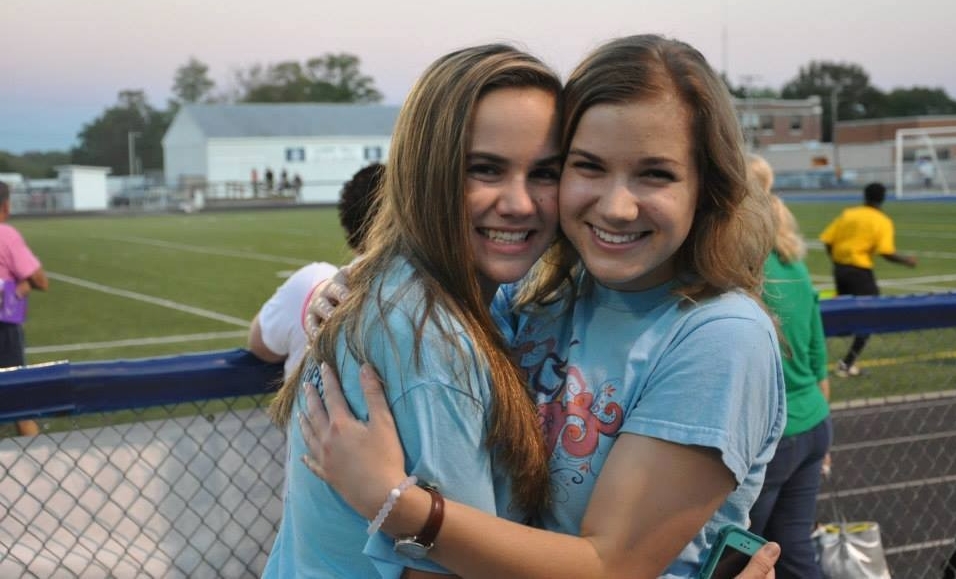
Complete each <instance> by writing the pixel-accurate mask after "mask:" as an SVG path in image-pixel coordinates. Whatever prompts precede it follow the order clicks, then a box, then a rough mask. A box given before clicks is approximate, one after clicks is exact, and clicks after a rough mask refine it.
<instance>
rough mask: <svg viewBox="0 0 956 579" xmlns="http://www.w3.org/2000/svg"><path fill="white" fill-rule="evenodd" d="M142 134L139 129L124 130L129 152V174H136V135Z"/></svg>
mask: <svg viewBox="0 0 956 579" xmlns="http://www.w3.org/2000/svg"><path fill="white" fill-rule="evenodd" d="M140 135H142V133H140V132H139V131H127V132H126V144H127V146H128V148H129V149H128V152H129V174H130V175H135V174H136V137H139V136H140Z"/></svg>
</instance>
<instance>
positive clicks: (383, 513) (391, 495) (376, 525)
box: [368, 475, 418, 535]
mask: <svg viewBox="0 0 956 579" xmlns="http://www.w3.org/2000/svg"><path fill="white" fill-rule="evenodd" d="M417 482H418V477H417V476H415V475H411V476H409V477H405V480H403V481H402V482H400V483H398V486H397V487H395V488H393V489H392V490H390V491H388V498H387V499H385V504H384V505H382V508H381V509H379V511H378V514H377V515H375V520H373V521H372V522H370V523H369V524H368V534H369V535H374V534H375V533H377V532H378V530H379V529H380V528H381V527H382V523H384V522H385V517H387V516H388V514H389V513H390V512H392V508H393V507H394V506H395V503H396V502H398V497H400V496H401V495H402V493H403V492H405V491H406V490H408V488H409V487H411V486H414V485H415V483H417Z"/></svg>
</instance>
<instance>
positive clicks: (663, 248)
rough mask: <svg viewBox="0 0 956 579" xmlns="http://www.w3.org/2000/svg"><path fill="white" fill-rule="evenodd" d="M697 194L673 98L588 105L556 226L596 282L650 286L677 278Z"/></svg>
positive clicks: (686, 116)
mask: <svg viewBox="0 0 956 579" xmlns="http://www.w3.org/2000/svg"><path fill="white" fill-rule="evenodd" d="M697 192H698V173H697V167H696V165H695V163H694V150H693V147H692V142H691V115H690V112H689V110H688V109H687V107H686V105H684V104H683V102H681V101H680V100H679V99H678V98H677V97H676V96H675V95H674V94H673V93H671V94H665V95H663V96H654V97H651V98H647V99H643V100H639V101H634V102H631V103H628V104H598V105H594V106H592V107H591V108H589V109H588V110H587V111H585V113H584V114H583V115H582V116H581V120H580V122H579V123H578V125H577V130H576V131H575V133H574V137H573V138H572V140H571V146H570V149H569V152H568V157H567V160H566V162H565V166H564V172H563V174H562V176H561V198H560V210H561V227H562V229H563V230H564V233H565V235H567V237H568V239H569V240H570V241H571V243H572V244H574V246H575V248H577V250H578V253H579V254H580V255H581V258H582V260H583V261H584V264H585V266H586V267H587V269H588V271H589V272H590V273H591V275H593V276H594V278H595V279H596V280H597V281H598V282H599V283H601V284H602V285H605V286H607V287H609V288H611V289H615V290H619V291H640V290H645V289H649V288H652V287H654V286H657V285H660V284H662V283H665V282H667V281H669V280H671V279H673V278H674V277H675V275H676V274H677V271H676V268H675V258H674V254H675V252H676V251H677V250H678V248H680V246H681V245H682V244H683V243H684V241H685V240H686V239H687V235H688V233H689V232H690V229H691V225H692V224H693V220H694V210H695V208H696V205H697V194H698V193H697Z"/></svg>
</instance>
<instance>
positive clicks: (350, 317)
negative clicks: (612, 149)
mask: <svg viewBox="0 0 956 579" xmlns="http://www.w3.org/2000/svg"><path fill="white" fill-rule="evenodd" d="M500 88H536V89H541V90H544V91H546V92H549V93H551V94H553V95H555V101H556V103H559V102H560V91H561V82H560V79H559V78H558V77H557V75H556V74H555V73H554V72H553V71H552V70H550V69H549V68H548V67H547V66H545V65H544V64H542V63H541V61H539V60H538V59H536V58H534V57H533V56H530V55H528V54H526V53H524V52H521V51H519V50H517V49H515V48H512V47H510V46H507V45H502V44H492V45H484V46H477V47H473V48H466V49H463V50H459V51H456V52H453V53H451V54H448V55H446V56H444V57H442V58H440V59H438V60H437V61H436V62H434V63H433V64H432V65H431V66H430V67H429V68H428V69H427V70H426V71H425V72H424V74H423V75H422V76H421V78H420V79H419V80H418V81H417V82H416V84H415V86H414V87H413V88H412V90H411V92H410V93H409V95H408V97H407V99H406V101H405V104H404V106H403V107H402V110H401V112H400V114H399V117H398V121H397V123H396V126H395V130H394V133H393V136H392V143H391V149H390V152H389V159H388V163H387V164H386V168H385V173H384V178H383V181H382V184H381V188H380V189H379V198H378V201H379V203H380V208H379V210H378V213H377V215H376V216H375V219H374V221H373V222H372V223H371V225H370V228H369V231H368V235H367V238H366V242H365V253H364V258H363V259H362V261H361V262H359V263H358V264H357V265H356V266H355V267H354V269H353V270H352V273H351V274H350V277H349V283H350V287H351V292H350V296H349V298H348V299H347V300H345V302H344V303H343V304H341V305H340V306H339V307H338V308H337V310H336V315H334V316H332V317H331V318H330V319H329V320H327V321H325V322H324V323H323V325H322V327H321V329H320V332H319V335H318V337H317V339H316V342H315V345H314V347H313V349H312V351H311V355H312V356H313V357H314V358H315V359H316V360H324V361H326V362H327V363H329V364H330V365H332V364H334V363H335V362H336V344H337V339H338V337H339V335H340V334H343V335H344V337H345V342H346V345H347V347H348V349H349V351H350V353H351V354H352V355H353V356H354V357H355V358H356V359H358V360H360V361H363V360H367V359H368V356H367V354H366V349H365V343H364V340H363V339H362V316H361V315H360V314H361V313H362V312H363V311H364V310H366V309H369V308H371V307H377V308H378V310H379V315H381V316H383V317H384V316H386V315H388V312H389V310H390V306H389V304H388V303H385V302H386V300H385V299H383V298H382V296H381V295H380V294H379V295H377V292H378V291H379V290H376V287H378V283H377V282H378V280H380V279H381V278H382V276H384V275H385V273H386V271H387V269H388V267H389V265H390V264H391V263H392V262H393V261H394V259H395V258H396V257H399V256H401V257H403V258H404V259H406V260H407V261H408V262H409V263H410V264H411V265H412V266H413V268H414V270H415V273H414V280H413V283H416V284H418V285H420V286H421V288H422V293H423V295H424V300H423V303H422V307H421V309H420V311H421V315H420V316H418V317H417V318H416V319H415V321H414V323H415V346H414V347H415V355H416V364H419V365H420V364H421V363H422V357H421V352H420V351H419V346H420V341H421V340H420V339H421V337H422V334H423V330H424V327H425V325H426V324H428V323H431V324H433V325H434V326H435V327H437V328H438V329H439V331H440V332H442V333H443V334H445V335H446V337H447V340H446V342H447V343H449V344H458V340H457V339H455V337H454V336H453V335H452V334H453V328H450V327H449V324H448V322H447V321H446V320H447V315H443V312H447V313H448V314H450V315H451V316H453V317H454V318H455V319H457V321H458V322H459V323H460V324H461V325H462V326H463V327H464V328H465V330H466V331H467V333H468V335H469V337H470V338H471V339H472V341H473V342H474V347H475V351H477V352H478V353H479V354H478V355H479V357H481V358H482V359H483V361H485V362H486V363H487V366H488V369H487V374H488V375H489V376H490V378H491V383H492V398H493V400H492V412H491V416H490V418H489V421H488V423H489V429H488V436H487V441H486V443H487V445H488V448H489V449H492V450H493V456H494V457H495V459H496V460H501V461H502V462H503V464H504V465H505V466H506V468H507V470H508V471H509V473H510V474H511V477H512V490H513V493H514V495H515V500H516V502H517V504H519V505H521V506H522V507H525V508H528V509H531V510H534V509H537V508H540V507H541V506H543V504H544V503H545V502H546V501H547V499H548V496H549V493H548V489H549V474H550V473H549V469H548V458H549V454H548V450H547V446H546V445H545V441H544V436H543V433H542V431H541V428H540V424H539V419H538V415H537V408H536V406H535V404H534V402H533V400H532V399H531V397H530V396H529V394H528V391H527V387H526V385H527V380H526V377H525V376H524V374H523V372H522V371H521V370H520V369H519V368H518V367H517V365H516V364H515V363H514V361H513V360H512V358H511V355H510V351H509V349H508V348H507V344H505V342H504V339H503V337H502V336H501V334H500V332H499V331H498V329H497V326H496V325H495V324H494V322H493V320H492V318H491V315H490V313H489V310H488V306H487V304H486V303H485V301H484V300H483V299H482V295H481V291H480V287H479V282H478V271H477V269H476V267H475V264H474V259H473V251H472V248H471V243H470V241H469V240H470V236H469V232H470V230H471V225H470V223H471V219H470V216H469V213H468V211H467V206H466V203H465V166H466V165H465V160H466V155H467V152H468V146H469V143H470V141H471V138H470V133H471V130H472V127H471V123H472V121H473V117H474V114H475V110H476V108H477V106H478V103H479V101H480V100H481V98H482V97H483V96H484V95H486V94H488V93H489V92H491V91H494V90H496V89H500ZM373 304H374V305H373ZM386 330H387V328H386ZM455 351H456V353H457V354H458V355H460V356H462V357H463V359H469V358H468V356H469V354H468V353H467V352H462V351H461V348H460V347H458V346H455ZM304 363H305V362H303V364H304ZM301 373H302V366H300V368H299V372H297V375H295V376H292V377H290V378H289V379H287V380H286V382H285V383H284V384H283V386H282V388H281V389H280V391H279V393H278V395H277V396H276V400H275V401H274V403H273V405H272V407H271V408H270V411H271V413H272V416H273V418H274V419H275V420H276V422H277V423H279V424H280V425H284V424H286V423H287V422H288V420H289V416H290V414H291V410H292V405H293V402H294V399H295V391H296V388H297V386H298V383H299V380H300V375H301ZM390 386H391V387H395V385H390ZM462 386H463V387H467V385H464V384H463V385H462ZM472 390H473V389H472Z"/></svg>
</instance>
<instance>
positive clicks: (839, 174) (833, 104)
mask: <svg viewBox="0 0 956 579" xmlns="http://www.w3.org/2000/svg"><path fill="white" fill-rule="evenodd" d="M839 96H840V85H839V84H834V85H833V89H832V90H831V91H830V144H831V145H832V146H833V174H834V175H835V176H836V180H837V185H839V184H840V181H842V180H843V171H842V170H841V169H840V146H839V145H838V144H837V108H839V102H840V101H839Z"/></svg>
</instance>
